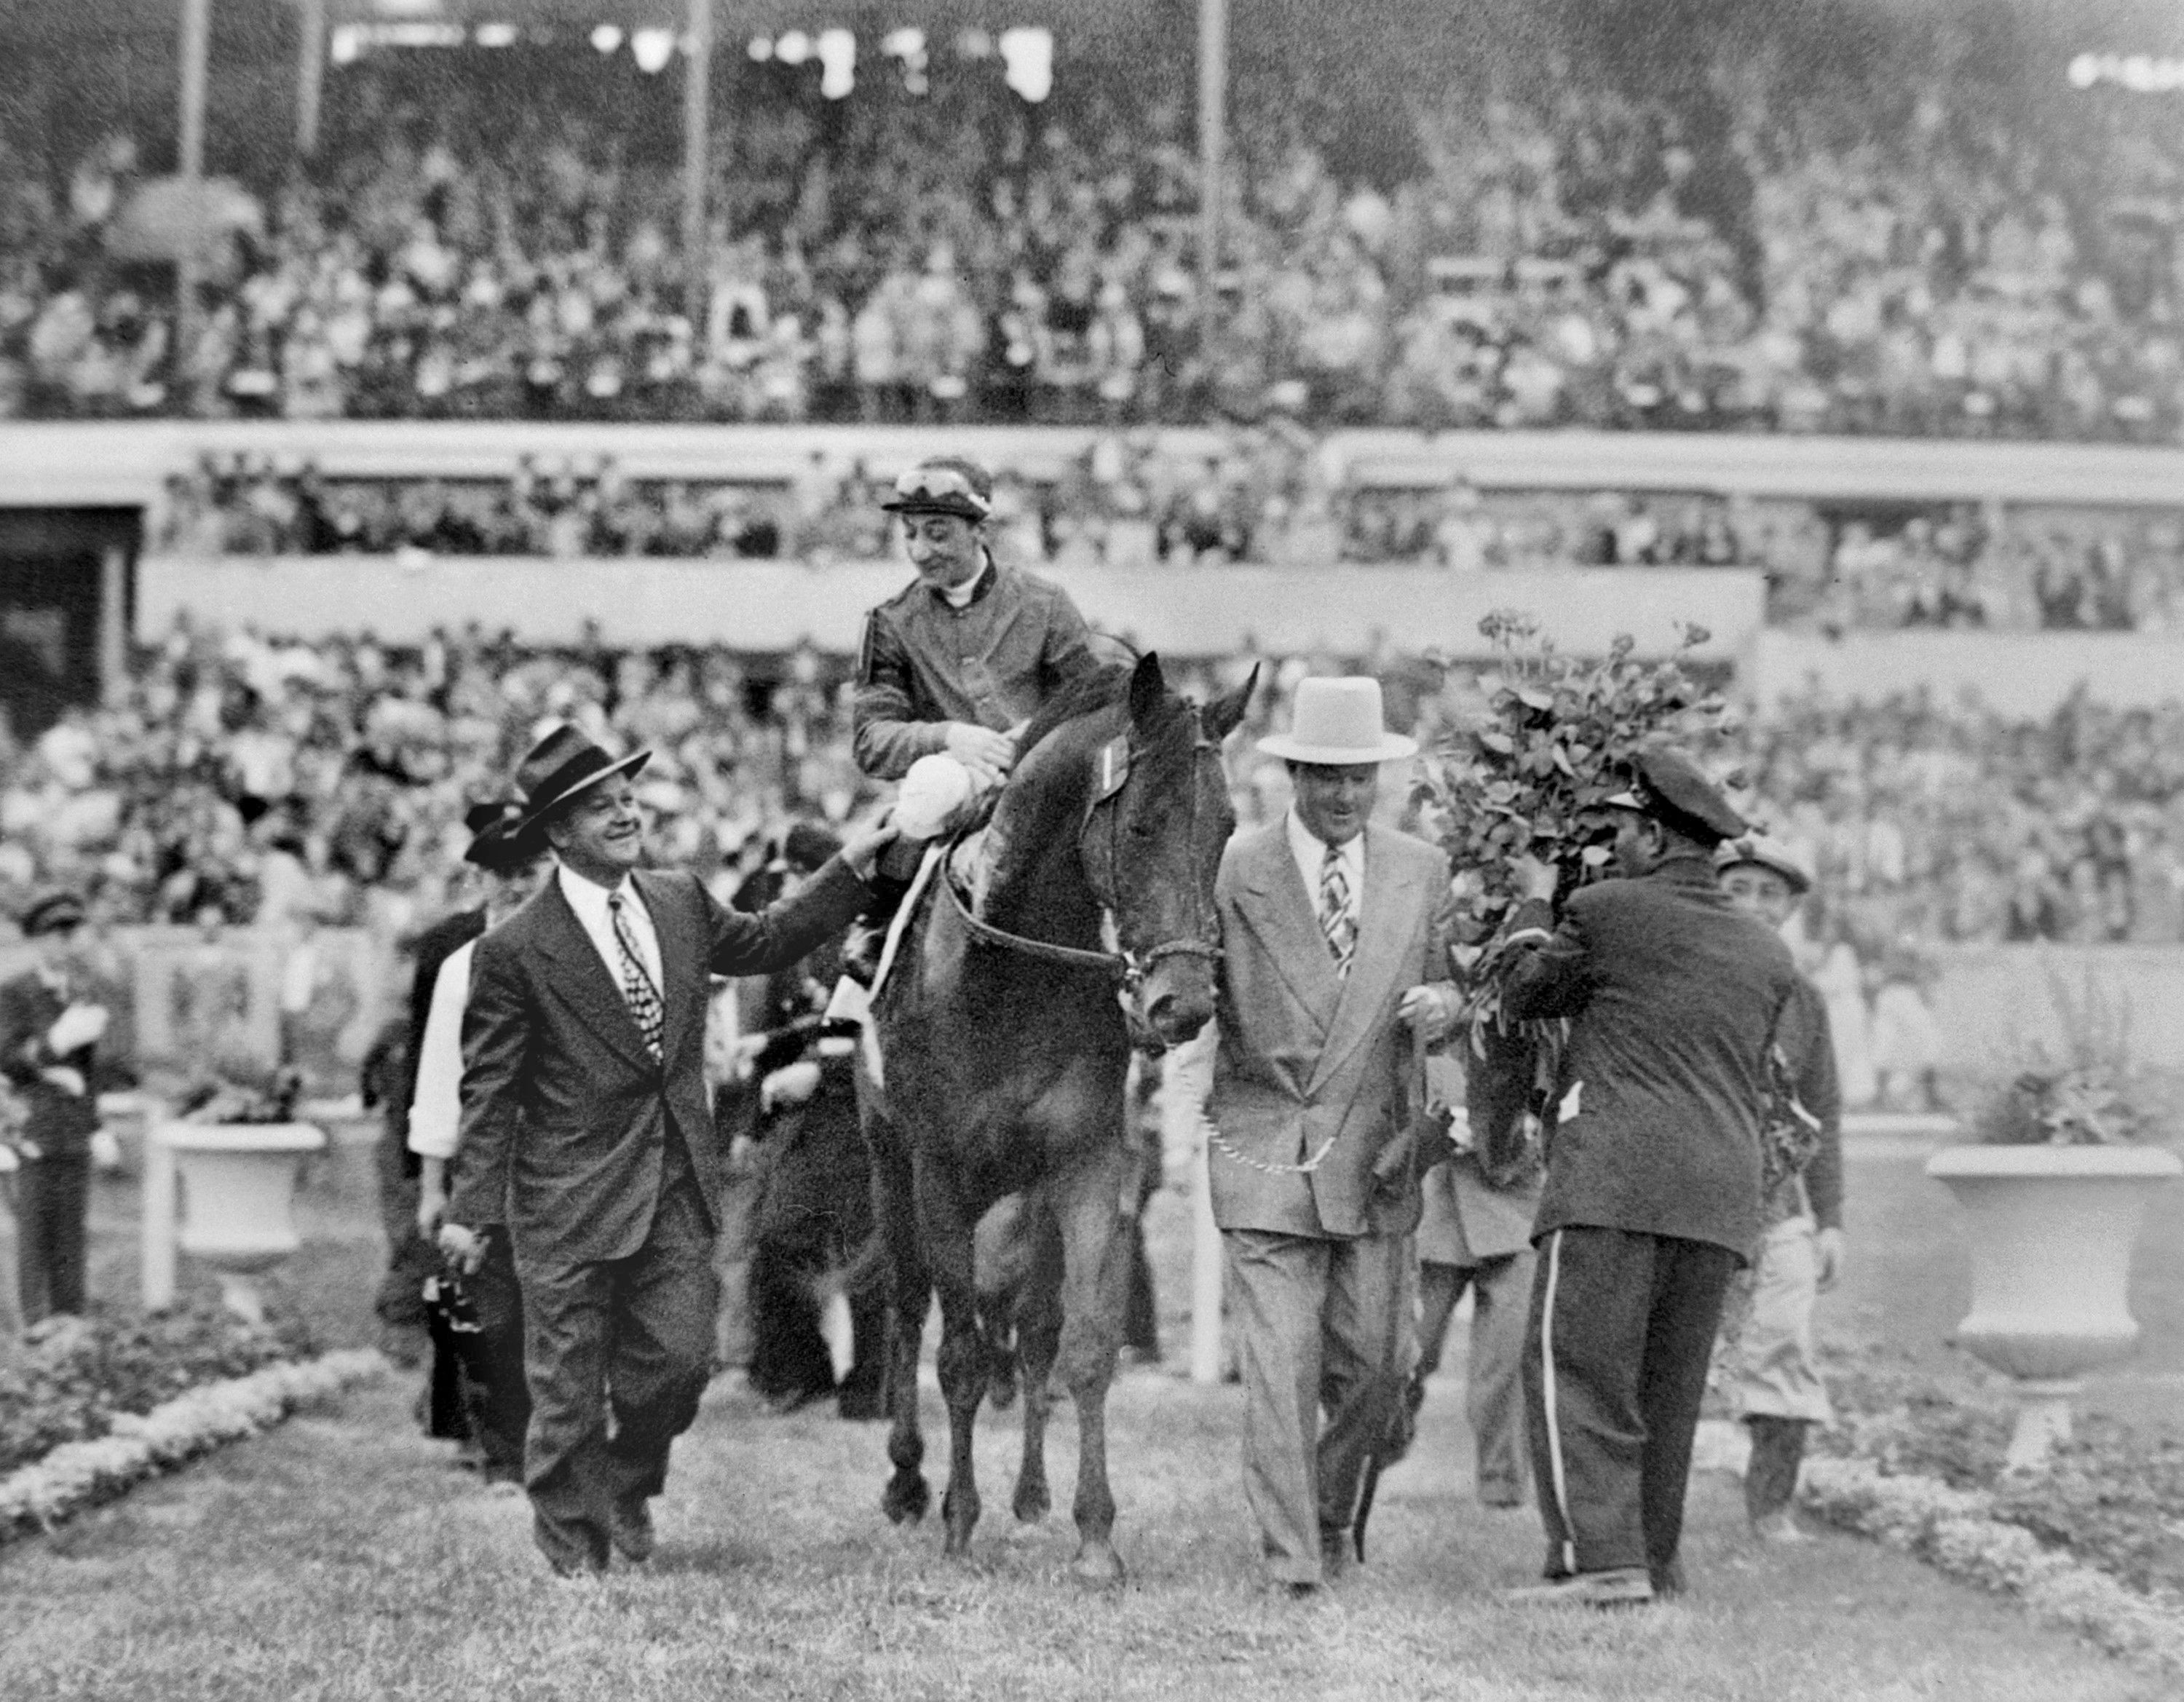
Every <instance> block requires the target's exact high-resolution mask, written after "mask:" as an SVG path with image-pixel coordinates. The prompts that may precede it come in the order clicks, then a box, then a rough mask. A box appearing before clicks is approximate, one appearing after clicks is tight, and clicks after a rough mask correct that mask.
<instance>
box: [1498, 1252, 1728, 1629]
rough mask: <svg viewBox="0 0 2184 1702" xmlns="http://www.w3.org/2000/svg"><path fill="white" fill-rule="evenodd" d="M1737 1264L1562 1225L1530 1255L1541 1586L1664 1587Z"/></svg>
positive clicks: (1529, 1349)
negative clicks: (1625, 1580) (1611, 1579)
mask: <svg viewBox="0 0 2184 1702" xmlns="http://www.w3.org/2000/svg"><path fill="white" fill-rule="evenodd" d="M1737 1264H1738V1260H1737V1256H1736V1254H1734V1253H1732V1252H1730V1250H1729V1249H1727V1248H1725V1247H1718V1246H1715V1245H1713V1243H1709V1242H1703V1241H1687V1240H1685V1239H1683V1238H1680V1237H1677V1236H1669V1235H1646V1234H1642V1233H1640V1232H1636V1231H1634V1230H1624V1229H1602V1228H1596V1227H1592V1226H1581V1225H1570V1226H1567V1227H1564V1228H1562V1229H1557V1230H1553V1231H1551V1232H1549V1233H1548V1234H1547V1235H1546V1236H1545V1237H1543V1238H1541V1242H1540V1245H1539V1268H1538V1271H1537V1274H1536V1275H1535V1277H1534V1280H1533V1283H1532V1310H1531V1318H1530V1321H1529V1327H1528V1329H1527V1332H1526V1334H1525V1341H1524V1394H1525V1398H1526V1401H1527V1404H1528V1412H1529V1421H1530V1426H1529V1427H1530V1431H1531V1442H1532V1469H1533V1471H1534V1474H1535V1477H1536V1480H1537V1482H1538V1484H1539V1490H1540V1495H1539V1499H1540V1516H1541V1521H1542V1522H1543V1523H1544V1524H1545V1525H1546V1532H1547V1568H1546V1570H1547V1575H1548V1576H1549V1577H1566V1576H1568V1575H1569V1574H1571V1573H1575V1572H1593V1571H1605V1570H1607V1568H1609V1567H1617V1566H1646V1567H1647V1568H1649V1569H1650V1570H1651V1571H1652V1573H1653V1576H1654V1579H1655V1582H1656V1586H1657V1587H1659V1586H1660V1585H1661V1583H1662V1581H1663V1579H1665V1578H1670V1577H1673V1576H1674V1563H1675V1559H1676V1550H1677V1548H1678V1546H1679V1545H1680V1543H1681V1542H1682V1540H1683V1532H1684V1491H1685V1486H1686V1485H1687V1484H1688V1482H1689V1481H1690V1478H1691V1438H1692V1437H1693V1435H1694V1434H1695V1433H1696V1432H1697V1428H1698V1421H1699V1400H1700V1398H1701V1397H1702V1395H1703V1394H1704V1393H1706V1377H1707V1365H1708V1360H1710V1358H1711V1356H1712V1353H1713V1338H1714V1332H1715V1330H1716V1328H1717V1327H1719V1322H1720V1319H1721V1304H1722V1298H1723V1296H1724V1293H1726V1292H1727V1290H1728V1288H1729V1281H1730V1277H1731V1276H1733V1275H1734V1274H1735V1272H1736V1267H1737Z"/></svg>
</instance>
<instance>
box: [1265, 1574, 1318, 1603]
mask: <svg viewBox="0 0 2184 1702" xmlns="http://www.w3.org/2000/svg"><path fill="white" fill-rule="evenodd" d="M1319 1593H1320V1586H1319V1585H1318V1584H1316V1583H1314V1582H1312V1580H1311V1579H1309V1578H1269V1579H1268V1581H1267V1594H1268V1595H1270V1596H1272V1597H1273V1599H1275V1600H1276V1601H1310V1600H1312V1599H1313V1598H1314V1597H1316V1596H1317V1595H1318V1594H1319Z"/></svg>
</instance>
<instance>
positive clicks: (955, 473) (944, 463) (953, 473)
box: [880, 455, 994, 523]
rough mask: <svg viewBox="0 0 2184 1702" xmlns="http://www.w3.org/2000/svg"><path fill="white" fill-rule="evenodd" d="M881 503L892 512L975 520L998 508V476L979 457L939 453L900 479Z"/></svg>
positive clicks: (982, 518)
mask: <svg viewBox="0 0 2184 1702" xmlns="http://www.w3.org/2000/svg"><path fill="white" fill-rule="evenodd" d="M880 506H881V507H882V508H883V509H886V510H887V511H888V512H889V514H953V515H955V516H956V519H958V520H970V521H972V522H974V523H975V522H977V521H979V520H984V519H985V518H986V516H987V515H989V514H991V513H993V511H994V477H993V475H992V474H990V473H989V472H988V471H987V470H985V469H984V468H983V467H981V466H980V465H978V463H977V462H975V461H966V460H964V459H961V457H958V456H955V455H943V456H939V457H936V458H935V459H933V460H930V461H920V462H919V463H918V464H917V465H916V466H915V467H912V468H911V470H909V471H908V472H906V473H905V474H904V475H903V476H901V477H900V478H899V479H897V480H896V481H894V495H893V496H891V497H889V498H888V499H887V500H886V501H885V502H883V503H881V504H880Z"/></svg>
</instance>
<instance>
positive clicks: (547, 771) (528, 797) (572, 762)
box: [506, 722, 652, 840]
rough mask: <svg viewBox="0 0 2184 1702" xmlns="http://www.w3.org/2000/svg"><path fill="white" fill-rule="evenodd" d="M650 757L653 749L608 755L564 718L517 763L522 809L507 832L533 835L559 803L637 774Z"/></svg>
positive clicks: (521, 836)
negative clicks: (559, 724)
mask: <svg viewBox="0 0 2184 1702" xmlns="http://www.w3.org/2000/svg"><path fill="white" fill-rule="evenodd" d="M651 760H652V753H651V752H650V751H649V750H639V751H632V752H631V753H630V754H628V755H627V756H623V757H616V756H610V755H608V754H607V753H606V752H605V751H604V750H602V749H601V748H599V746H597V745H595V744H593V743H592V742H591V741H590V740H589V739H588V738H586V737H584V736H583V735H582V733H580V732H578V731H577V730H576V728H574V727H572V726H569V725H568V724H567V723H565V722H564V723H563V724H562V725H561V726H558V727H556V728H554V731H551V732H550V733H549V734H547V735H546V737H544V738H543V739H541V740H539V741H538V743H537V744H535V745H533V746H532V747H531V754H529V755H528V756H526V757H525V758H524V759H523V760H522V761H521V762H520V763H518V764H517V765H515V789H516V791H517V792H518V793H520V794H521V797H522V799H523V808H522V812H521V814H520V815H517V816H516V818H515V820H514V821H513V822H512V823H510V826H509V827H508V828H507V830H506V832H507V836H508V837H509V838H510V839H511V840H518V839H528V838H531V837H532V836H533V835H534V834H535V833H536V832H537V831H538V827H539V826H540V825H541V824H542V823H543V821H544V820H545V819H546V818H547V817H548V816H549V815H552V814H553V813H554V809H555V807H556V806H558V805H560V804H566V803H567V802H568V801H569V800H570V799H571V798H574V797H575V796H576V795H577V793H580V792H582V791H584V790H585V789H586V788H588V787H594V786H597V785H598V784H599V782H600V781H603V780H612V779H614V778H615V777H616V776H617V775H625V774H635V773H637V772H638V771H639V770H641V769H643V766H644V765H645V764H647V763H648V762H650V761H651Z"/></svg>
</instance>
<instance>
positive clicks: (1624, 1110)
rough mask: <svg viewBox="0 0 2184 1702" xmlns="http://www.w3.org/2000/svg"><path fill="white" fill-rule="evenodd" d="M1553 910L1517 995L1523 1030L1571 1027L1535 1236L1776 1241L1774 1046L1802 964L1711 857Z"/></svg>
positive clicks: (1575, 897)
mask: <svg viewBox="0 0 2184 1702" xmlns="http://www.w3.org/2000/svg"><path fill="white" fill-rule="evenodd" d="M1549 920H1550V918H1549V915H1548V912H1547V910H1546V906H1545V905H1543V904H1526V905H1524V906H1522V907H1520V909H1518V913H1517V915H1515V916H1514V917H1513V919H1512V921H1513V926H1515V928H1516V930H1517V934H1516V935H1515V936H1513V938H1520V937H1521V936H1523V935H1525V934H1529V935H1531V938H1530V939H1529V940H1528V941H1522V942H1521V943H1523V944H1524V945H1525V947H1526V949H1524V951H1522V952H1520V954H1519V955H1518V958H1517V959H1516V960H1515V961H1514V962H1513V964H1512V965H1511V967H1510V970H1509V973H1508V977H1507V981H1506V982H1504V983H1503V990H1502V1009H1503V1010H1505V1011H1506V1012H1507V1014H1508V1015H1511V1016H1512V1017H1516V1018H1541V1017H1556V1016H1566V1017H1568V1018H1570V1019H1571V1023H1570V1034H1569V1043H1568V1045H1567V1046H1566V1047H1565V1048H1563V1057H1562V1065H1561V1070H1560V1072H1559V1075H1558V1077H1557V1082H1556V1086H1555V1105H1554V1107H1553V1108H1552V1109H1553V1110H1554V1113H1555V1121H1554V1128H1553V1132H1552V1134H1551V1135H1550V1136H1549V1137H1548V1142H1547V1179H1546V1193H1545V1194H1544V1195H1543V1196H1542V1198H1541V1201H1540V1215H1539V1221H1538V1223H1537V1224H1536V1226H1535V1233H1536V1234H1539V1235H1546V1234H1548V1233H1550V1232H1552V1231H1554V1230H1556V1229H1559V1228H1562V1227H1563V1226H1566V1225H1571V1224H1588V1225H1591V1226H1595V1227H1598V1228H1604V1229H1628V1230H1635V1231H1638V1232H1643V1233H1646V1234H1650V1235H1669V1236H1676V1237H1680V1238H1683V1239H1685V1240H1691V1241H1705V1242H1711V1243H1714V1244H1715V1245H1717V1246H1721V1247H1726V1248H1729V1249H1730V1250H1731V1251H1733V1252H1735V1253H1736V1254H1738V1255H1739V1256H1740V1257H1742V1256H1745V1255H1747V1254H1749V1253H1750V1251H1751V1249H1752V1245H1753V1243H1755V1242H1756V1241H1757V1239H1758V1234H1759V1116H1760V1108H1761V1101H1762V1095H1763V1093H1764V1091H1765V1085H1766V1079H1767V1078H1766V1074H1765V1069H1764V1063H1763V1060H1764V1058H1765V1054H1766V1046H1767V1037H1768V1035H1769V1032H1771V1030H1772V1028H1773V1026H1774V1023H1775V1018H1776V1016H1777V1015H1778V1014H1779V1013H1780V1011H1781V1010H1782V1009H1783V1007H1784V1005H1785V1004H1786V1002H1787V1001H1788V1000H1789V998H1790V997H1791V993H1792V992H1793V991H1794V989H1795V987H1796V986H1797V968H1796V966H1795V965H1794V964H1792V962H1791V958H1790V949H1789V948H1788V947H1787V946H1786V945H1784V944H1783V943H1782V942H1781V940H1780V938H1778V937H1776V935H1775V931H1774V930H1773V929H1772V928H1770V927H1769V926H1766V925H1765V924H1764V923H1763V922H1760V921H1756V920H1754V919H1753V918H1752V917H1750V916H1747V915H1743V914H1741V912H1739V911H1738V910H1736V909H1735V908H1734V907H1733V906H1732V905H1731V904H1730V902H1729V900H1728V899H1727V898H1724V896H1723V895H1722V893H1721V890H1720V888H1719V887H1718V886H1717V885H1716V884H1715V882H1714V876H1713V864H1712V863H1711V862H1710V861H1709V860H1708V859H1707V858H1706V857H1704V856H1703V855H1697V854H1693V855H1686V856H1681V857H1676V858H1672V859H1669V861H1667V862H1665V863H1663V865H1660V866H1659V867H1658V868H1657V869H1655V870H1652V872H1650V873H1648V874H1646V875H1644V876H1640V877H1639V878H1637V879H1635V880H1617V881H1602V882H1598V883H1597V884H1596V885H1593V886H1590V887H1580V888H1579V889H1578V890H1577V891H1576V892H1575V893H1572V894H1571V895H1570V897H1569V899H1568V902H1567V904H1565V905H1564V906H1563V915H1562V921H1561V923H1560V925H1559V926H1557V927H1556V928H1555V930H1554V932H1553V934H1552V937H1550V936H1549V935H1548V934H1547V933H1546V927H1545V924H1546V922H1547V921H1549Z"/></svg>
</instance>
